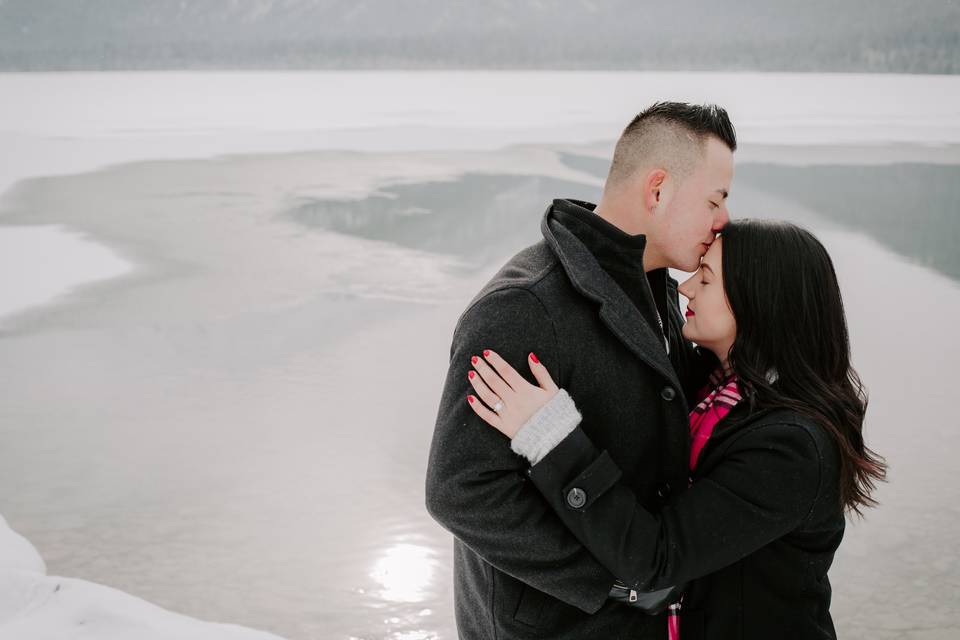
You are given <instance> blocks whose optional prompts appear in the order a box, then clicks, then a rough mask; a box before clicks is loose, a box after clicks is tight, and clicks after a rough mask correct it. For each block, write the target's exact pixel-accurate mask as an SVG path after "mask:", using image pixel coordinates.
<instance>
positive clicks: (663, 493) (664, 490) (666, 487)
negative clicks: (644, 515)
mask: <svg viewBox="0 0 960 640" xmlns="http://www.w3.org/2000/svg"><path fill="white" fill-rule="evenodd" d="M657 495H658V496H660V499H661V500H666V499H667V496H669V495H670V483H669V482H664V483H663V484H662V485H660V486H659V487H657Z"/></svg>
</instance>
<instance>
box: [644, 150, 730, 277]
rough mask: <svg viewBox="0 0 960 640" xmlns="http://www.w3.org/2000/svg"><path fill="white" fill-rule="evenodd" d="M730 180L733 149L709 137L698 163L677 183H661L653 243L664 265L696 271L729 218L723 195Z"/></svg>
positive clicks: (673, 180) (725, 196) (674, 180)
mask: <svg viewBox="0 0 960 640" xmlns="http://www.w3.org/2000/svg"><path fill="white" fill-rule="evenodd" d="M732 180H733V152H732V151H730V149H729V148H728V147H727V146H726V145H725V144H724V143H723V142H721V141H720V140H719V139H717V138H715V137H713V136H711V137H709V138H708V139H707V141H706V148H705V150H704V153H703V156H702V158H701V159H700V162H699V163H698V164H697V166H696V167H695V168H694V169H693V171H692V172H691V173H690V175H689V176H687V178H686V179H685V180H683V181H682V182H680V183H679V184H677V181H676V178H672V179H670V182H669V184H667V183H666V182H665V183H664V189H663V190H662V191H661V202H660V205H659V206H658V210H657V212H656V218H655V220H656V222H655V224H656V226H657V232H656V244H657V250H658V253H659V254H660V255H661V256H662V257H663V258H664V259H665V261H666V264H667V266H669V267H673V268H675V269H680V270H682V271H688V272H689V271H696V270H697V269H698V268H699V266H700V258H702V257H703V256H704V254H705V253H706V252H707V249H709V248H710V245H711V243H713V240H714V238H715V237H716V234H717V233H719V232H720V230H721V229H722V228H723V225H725V224H727V222H728V221H729V220H730V213H729V211H727V202H726V199H727V194H728V193H729V192H730V183H731V182H732Z"/></svg>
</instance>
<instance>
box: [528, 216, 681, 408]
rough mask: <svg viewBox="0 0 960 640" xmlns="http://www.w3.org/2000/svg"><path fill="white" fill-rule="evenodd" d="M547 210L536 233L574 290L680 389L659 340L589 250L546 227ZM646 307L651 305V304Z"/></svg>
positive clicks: (554, 226)
mask: <svg viewBox="0 0 960 640" xmlns="http://www.w3.org/2000/svg"><path fill="white" fill-rule="evenodd" d="M551 209H552V207H550V208H548V209H547V212H546V214H545V215H544V217H543V220H542V222H541V224H540V229H541V231H542V232H543V237H544V238H545V239H546V241H547V244H548V245H549V246H550V248H551V249H552V250H553V252H554V253H555V254H556V256H557V258H558V259H559V260H560V264H561V266H563V269H564V270H565V271H566V273H567V276H568V277H569V278H570V282H571V283H572V284H573V287H574V289H576V290H577V291H578V292H579V293H580V294H581V295H583V296H585V297H587V298H589V299H591V300H594V301H595V302H598V303H599V304H600V319H601V320H602V321H603V323H604V324H605V325H606V326H607V327H608V328H609V329H610V331H612V332H613V334H614V335H615V336H617V338H618V339H619V340H620V341H621V342H622V343H623V344H624V345H625V346H626V347H627V348H628V349H629V350H630V351H631V352H632V353H633V354H634V355H636V356H637V357H638V358H640V359H641V360H643V361H644V362H645V363H646V364H647V365H648V366H650V367H651V368H652V369H654V370H655V371H657V372H658V373H660V374H661V375H662V376H663V377H665V378H667V379H668V380H670V381H671V382H672V383H673V384H674V385H675V387H676V388H677V389H681V388H682V387H681V385H680V382H679V380H678V379H677V374H676V372H675V371H674V369H673V365H672V364H671V363H670V358H669V357H668V356H667V352H666V351H665V350H664V348H663V339H662V337H661V336H660V335H658V333H657V332H656V331H655V330H654V329H653V328H652V327H651V326H650V325H649V323H648V322H647V321H646V320H645V319H644V318H643V316H642V315H641V314H640V312H639V311H638V310H637V308H636V307H635V306H634V305H633V303H632V302H631V301H630V298H629V297H627V294H626V293H624V292H623V290H622V289H621V288H620V287H619V286H618V285H617V283H616V282H614V280H613V278H611V277H610V276H609V275H608V274H607V272H606V271H604V270H603V267H601V266H600V264H599V263H598V262H597V259H596V258H595V257H594V256H593V254H592V253H590V250H589V249H587V247H586V246H584V244H583V243H582V242H580V240H579V239H577V237H576V236H575V235H573V233H571V232H570V231H569V230H567V229H566V228H565V227H563V225H560V224H551V223H550V220H551V216H550V211H551ZM649 303H650V304H653V301H652V300H650V301H649ZM664 322H666V319H665V320H664Z"/></svg>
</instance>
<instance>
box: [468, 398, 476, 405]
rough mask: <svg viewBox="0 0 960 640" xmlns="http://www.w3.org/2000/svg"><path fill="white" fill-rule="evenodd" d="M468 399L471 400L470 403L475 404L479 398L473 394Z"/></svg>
mask: <svg viewBox="0 0 960 640" xmlns="http://www.w3.org/2000/svg"><path fill="white" fill-rule="evenodd" d="M467 400H469V401H470V404H473V403H474V402H476V400H477V399H476V398H474V397H473V396H467Z"/></svg>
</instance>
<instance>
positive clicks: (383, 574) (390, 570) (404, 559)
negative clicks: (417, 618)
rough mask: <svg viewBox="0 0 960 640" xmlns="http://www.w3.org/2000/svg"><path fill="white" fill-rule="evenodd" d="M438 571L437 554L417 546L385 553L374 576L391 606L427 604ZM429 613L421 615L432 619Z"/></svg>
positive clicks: (403, 546)
mask: <svg viewBox="0 0 960 640" xmlns="http://www.w3.org/2000/svg"><path fill="white" fill-rule="evenodd" d="M436 569H437V561H436V551H434V550H433V549H430V548H428V547H423V546H420V545H415V544H397V545H394V546H392V547H390V548H388V549H386V550H385V551H384V552H383V555H382V556H381V557H380V558H379V559H378V560H377V562H376V564H374V566H373V570H372V571H371V572H370V577H372V578H373V579H374V580H375V581H376V582H377V584H379V585H380V586H381V587H382V588H381V589H380V592H379V594H378V595H379V596H380V597H381V598H383V599H384V600H389V601H390V602H423V601H424V600H425V599H426V596H427V589H428V588H429V587H430V586H431V584H432V581H433V579H434V575H435V573H436ZM428 612H429V609H425V610H423V611H422V612H421V614H423V615H429V613H428Z"/></svg>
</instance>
